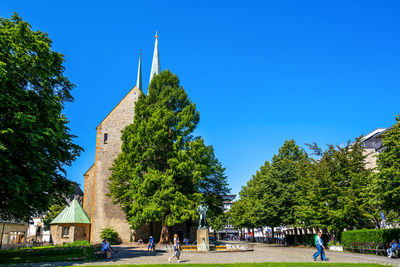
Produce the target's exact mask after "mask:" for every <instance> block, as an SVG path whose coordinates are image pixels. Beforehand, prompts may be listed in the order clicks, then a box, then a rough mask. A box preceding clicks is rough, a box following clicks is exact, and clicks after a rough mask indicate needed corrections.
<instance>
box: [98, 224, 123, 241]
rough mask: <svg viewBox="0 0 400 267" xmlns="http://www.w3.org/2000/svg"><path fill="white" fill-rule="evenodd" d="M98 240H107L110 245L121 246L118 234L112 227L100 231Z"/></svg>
mask: <svg viewBox="0 0 400 267" xmlns="http://www.w3.org/2000/svg"><path fill="white" fill-rule="evenodd" d="M100 239H102V240H103V239H107V241H108V243H110V245H118V244H121V238H120V237H119V235H118V233H117V232H116V231H115V230H114V228H112V227H107V228H104V229H103V230H101V232H100Z"/></svg>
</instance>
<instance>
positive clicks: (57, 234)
mask: <svg viewBox="0 0 400 267" xmlns="http://www.w3.org/2000/svg"><path fill="white" fill-rule="evenodd" d="M63 227H69V235H68V236H63V235H62V229H63ZM74 230H75V226H74V225H72V224H63V225H59V224H53V225H51V226H50V232H51V238H52V239H53V244H54V245H62V244H66V243H72V242H74Z"/></svg>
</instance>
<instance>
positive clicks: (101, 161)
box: [83, 87, 140, 243]
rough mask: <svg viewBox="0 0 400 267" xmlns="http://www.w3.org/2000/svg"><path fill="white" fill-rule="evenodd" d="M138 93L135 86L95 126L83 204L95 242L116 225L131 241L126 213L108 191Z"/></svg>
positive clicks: (119, 232)
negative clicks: (90, 167)
mask: <svg viewBox="0 0 400 267" xmlns="http://www.w3.org/2000/svg"><path fill="white" fill-rule="evenodd" d="M139 94H140V91H139V90H138V89H137V88H136V87H135V88H133V89H132V90H131V91H130V92H129V93H128V94H127V95H126V96H125V97H124V98H123V99H122V100H121V102H120V103H119V104H118V105H117V106H116V107H115V108H114V109H113V110H112V111H111V112H110V114H108V116H107V117H106V118H105V119H104V120H103V121H102V122H101V123H100V125H99V126H97V128H96V129H97V135H96V158H95V164H94V166H93V169H92V170H89V172H87V178H86V176H85V195H88V196H87V197H85V199H84V205H83V207H84V209H85V211H87V213H88V215H89V216H90V219H91V222H92V226H91V234H90V241H91V242H92V243H98V242H100V241H101V240H100V232H101V230H102V229H104V228H106V227H113V228H114V229H115V230H116V231H117V232H118V234H119V235H120V237H121V239H122V242H129V241H130V240H131V235H132V231H131V229H130V227H129V224H128V222H127V220H126V217H125V214H124V213H123V211H122V210H121V209H120V207H119V206H118V205H116V204H113V203H112V199H111V198H109V197H108V196H107V195H106V194H107V193H109V190H108V183H109V177H110V175H111V171H110V167H111V166H112V164H113V162H114V160H115V158H116V157H117V156H118V154H119V153H120V152H121V145H122V141H121V131H122V130H123V129H124V128H125V127H126V126H127V125H129V124H131V123H132V122H133V117H134V110H135V102H136V101H137V99H138V97H139ZM105 134H107V140H106V141H105V140H104V136H105ZM86 183H87V184H86Z"/></svg>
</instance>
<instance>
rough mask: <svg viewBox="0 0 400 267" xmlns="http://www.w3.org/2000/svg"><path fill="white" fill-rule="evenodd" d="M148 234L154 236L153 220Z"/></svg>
mask: <svg viewBox="0 0 400 267" xmlns="http://www.w3.org/2000/svg"><path fill="white" fill-rule="evenodd" d="M150 235H151V236H153V237H154V224H153V222H151V223H150Z"/></svg>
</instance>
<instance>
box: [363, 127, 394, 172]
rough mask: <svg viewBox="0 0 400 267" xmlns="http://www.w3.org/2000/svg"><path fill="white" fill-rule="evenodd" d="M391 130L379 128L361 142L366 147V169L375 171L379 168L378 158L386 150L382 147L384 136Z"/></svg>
mask: <svg viewBox="0 0 400 267" xmlns="http://www.w3.org/2000/svg"><path fill="white" fill-rule="evenodd" d="M388 130H390V127H389V128H378V129H375V130H373V131H372V132H370V133H369V134H367V135H365V136H364V137H363V138H362V139H361V141H362V143H363V146H364V155H366V156H367V158H366V159H365V161H366V164H365V167H366V168H368V169H373V170H375V169H376V167H377V163H376V156H377V155H378V154H379V153H381V152H382V151H383V150H384V149H385V148H384V147H383V145H382V139H381V138H382V134H383V133H385V132H386V131H388Z"/></svg>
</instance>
